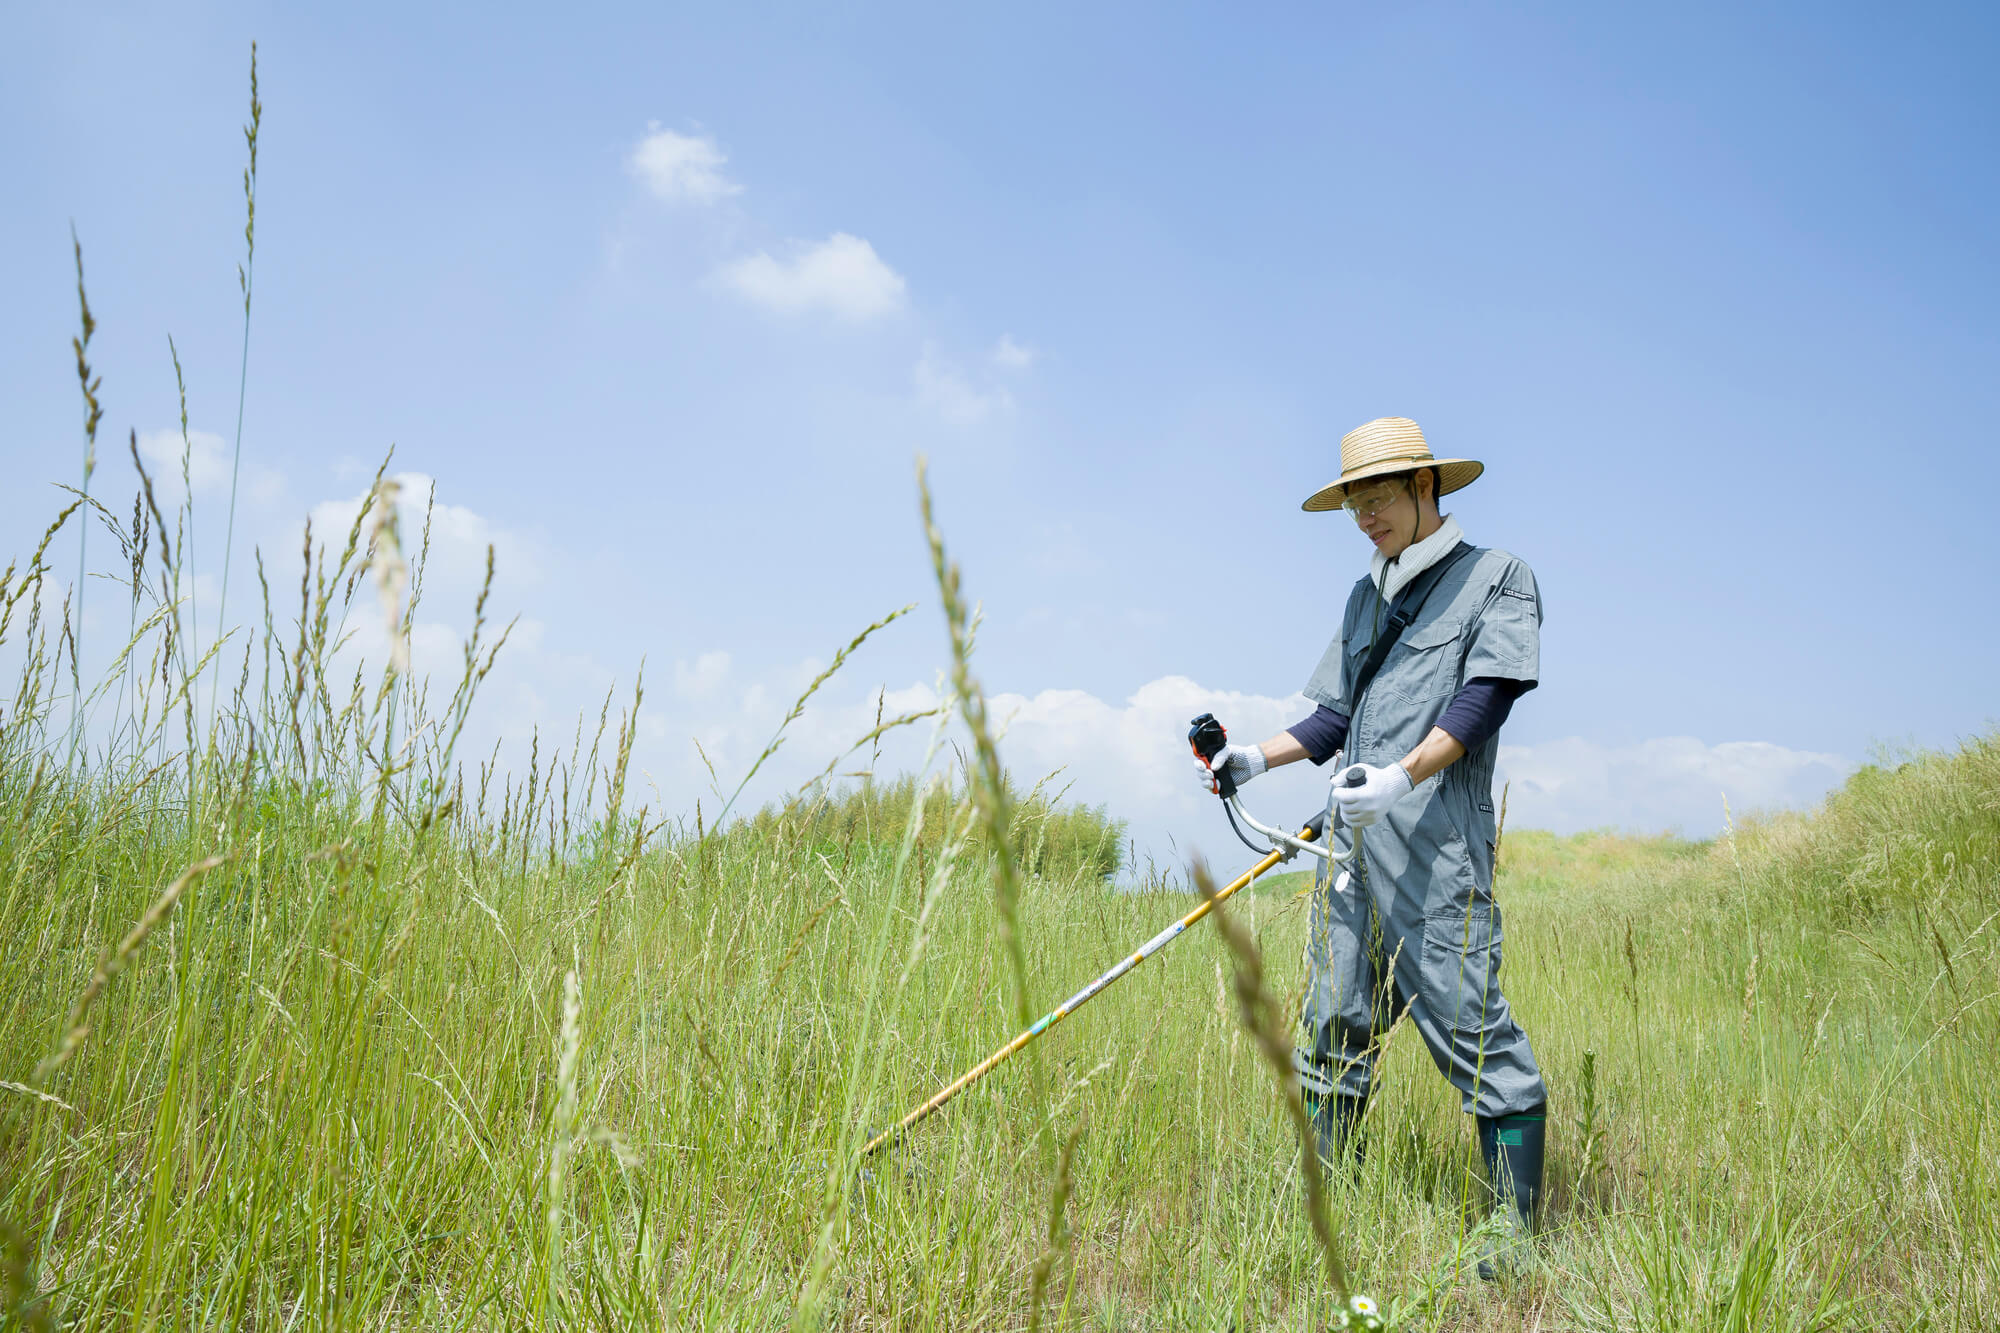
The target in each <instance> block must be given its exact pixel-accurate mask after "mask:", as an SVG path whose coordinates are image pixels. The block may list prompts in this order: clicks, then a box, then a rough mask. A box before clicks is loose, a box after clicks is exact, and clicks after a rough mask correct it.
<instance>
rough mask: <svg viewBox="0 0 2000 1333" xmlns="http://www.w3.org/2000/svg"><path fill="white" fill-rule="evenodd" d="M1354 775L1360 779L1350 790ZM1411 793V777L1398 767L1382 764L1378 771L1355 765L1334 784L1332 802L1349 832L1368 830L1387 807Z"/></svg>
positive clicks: (1334, 781)
mask: <svg viewBox="0 0 2000 1333" xmlns="http://www.w3.org/2000/svg"><path fill="white" fill-rule="evenodd" d="M1357 773H1358V774H1360V775H1361V777H1362V781H1361V783H1360V785H1358V786H1349V785H1348V783H1349V782H1350V781H1352V779H1353V777H1354V775H1355V774H1357ZM1411 789H1412V784H1411V782H1410V775H1409V774H1408V773H1405V772H1404V771H1403V766H1402V765H1401V764H1384V765H1383V766H1382V767H1380V768H1377V767H1375V765H1373V764H1355V765H1352V766H1351V767H1349V768H1348V769H1347V770H1346V771H1344V772H1342V773H1341V775H1340V776H1339V777H1337V778H1335V779H1334V780H1333V799H1334V801H1335V803H1336V804H1338V805H1339V806H1340V817H1341V819H1343V820H1344V821H1346V823H1347V826H1348V827H1349V828H1367V827H1368V826H1369V825H1370V824H1372V823H1374V822H1375V821H1376V820H1377V819H1380V818H1381V817H1382V814H1383V812H1384V811H1386V810H1387V809H1388V808H1389V807H1390V806H1392V805H1394V804H1395V803H1396V802H1397V801H1399V800H1401V799H1402V798H1403V797H1405V796H1408V795H1409V794H1410V791H1411Z"/></svg>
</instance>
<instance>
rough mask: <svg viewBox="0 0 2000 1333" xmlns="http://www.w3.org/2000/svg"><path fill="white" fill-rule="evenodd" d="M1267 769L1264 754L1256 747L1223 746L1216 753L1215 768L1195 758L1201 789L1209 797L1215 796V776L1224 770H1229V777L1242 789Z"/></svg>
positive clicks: (1197, 757) (1199, 757)
mask: <svg viewBox="0 0 2000 1333" xmlns="http://www.w3.org/2000/svg"><path fill="white" fill-rule="evenodd" d="M1265 767H1266V765H1265V763H1264V752H1263V751H1262V750H1260V749H1258V748H1257V747H1256V746H1254V745H1225V746H1223V747H1222V748H1221V749H1220V750H1217V751H1216V752H1215V763H1214V765H1213V766H1211V765H1208V764H1204V763H1203V762H1202V761H1201V756H1199V755H1196V756H1195V761H1194V768H1195V773H1196V775H1197V777H1198V779H1199V781H1200V782H1201V789H1202V791H1203V792H1204V793H1205V794H1207V795H1209V796H1213V795H1215V792H1216V785H1215V775H1216V774H1217V773H1220V772H1221V771H1222V770H1223V769H1225V768H1226V769H1228V770H1229V775H1230V776H1231V777H1233V778H1235V779H1236V785H1237V786H1239V787H1241V786H1242V785H1243V784H1244V783H1246V782H1248V781H1249V780H1250V779H1252V778H1254V777H1256V776H1257V775H1258V774H1259V773H1262V772H1263V771H1264V769H1265Z"/></svg>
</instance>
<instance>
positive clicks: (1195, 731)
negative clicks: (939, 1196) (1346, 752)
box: [861, 713, 1361, 1158]
mask: <svg viewBox="0 0 2000 1333" xmlns="http://www.w3.org/2000/svg"><path fill="white" fill-rule="evenodd" d="M1226 735H1227V733H1226V732H1225V731H1224V730H1223V727H1222V724H1221V723H1220V722H1217V721H1216V720H1215V715H1214V714H1213V713H1203V714H1202V715H1201V716H1200V717H1198V718H1196V719H1195V720H1194V721H1193V723H1192V724H1190V727H1189V730H1188V743H1189V744H1190V745H1192V746H1193V747H1194V752H1195V753H1196V754H1198V755H1200V756H1201V757H1202V759H1203V760H1204V761H1206V760H1208V759H1211V758H1213V757H1214V755H1215V754H1216V752H1217V751H1218V750H1220V749H1221V748H1222V744H1223V738H1224V737H1225V736H1226ZM1204 747H1206V748H1205V749H1204ZM1333 770H1334V772H1335V773H1339V772H1340V770H1341V764H1340V763H1339V757H1338V756H1335V762H1334V765H1333ZM1349 785H1350V786H1352V785H1356V784H1355V783H1353V782H1350V783H1349ZM1217 795H1219V796H1221V798H1222V800H1223V802H1224V813H1226V814H1228V815H1229V822H1230V827H1232V828H1235V829H1236V836H1237V837H1238V838H1240V839H1242V841H1243V844H1244V845H1245V846H1247V847H1249V848H1250V849H1251V850H1252V851H1255V852H1258V853H1260V854H1261V855H1262V857H1263V859H1262V860H1260V861H1258V862H1257V864H1256V865H1254V866H1251V867H1250V868H1249V869H1248V870H1246V871H1244V872H1243V873H1242V874H1241V875H1238V876H1237V877H1236V878H1235V879H1233V880H1231V881H1229V883H1228V884H1227V885H1225V886H1224V887H1222V888H1220V889H1218V890H1216V892H1215V895H1214V896H1213V897H1210V898H1206V899H1204V900H1202V901H1201V902H1200V903H1198V904H1196V905H1195V907H1194V909H1193V910H1192V911H1190V912H1189V913H1188V914H1187V915H1186V916H1184V917H1182V918H1181V919H1180V920H1178V921H1176V922H1174V923H1173V924H1172V925H1170V926H1168V927H1167V928H1166V929H1165V930H1163V931H1161V932H1160V933H1159V934H1157V935H1155V936H1153V938H1152V939H1150V940H1147V941H1146V942H1145V943H1144V944H1142V945H1140V946H1139V948H1138V949H1137V950H1136V951H1135V952H1133V953H1130V954H1127V955H1126V956H1125V957H1124V958H1121V959H1120V960H1118V962H1117V963H1115V964H1114V965H1112V967H1111V968H1110V969H1109V970H1107V971H1106V972H1104V973H1103V974H1102V975H1101V976H1099V977H1098V978H1097V979H1096V980H1095V981H1093V982H1091V983H1090V984H1089V985H1088V986H1085V987H1084V988H1083V989H1082V990H1080V991H1078V992H1077V993H1076V994H1074V995H1072V996H1070V997H1069V998H1068V999H1067V1000H1064V1001H1063V1002H1062V1003H1061V1004H1059V1005H1057V1006H1056V1007H1055V1008H1054V1009H1052V1010H1050V1011H1049V1012H1048V1013H1046V1014H1044V1015H1042V1017H1041V1018H1040V1019H1038V1020H1036V1022H1035V1023H1034V1025H1033V1026H1032V1027H1030V1028H1028V1030H1027V1031H1025V1032H1023V1033H1021V1034H1020V1035H1019V1036H1017V1037H1015V1038H1014V1039H1013V1040H1012V1041H1010V1042H1008V1043H1007V1044H1006V1045H1005V1046H1002V1047H1001V1048H1000V1049H999V1050H997V1051H995V1052H993V1054H991V1055H989V1056H987V1057H986V1058H985V1059H984V1060H981V1061H980V1062H979V1063H978V1064H976V1065H974V1066H973V1067H972V1068H970V1069H968V1070H966V1071H965V1072H964V1073H963V1074H961V1075H959V1076H958V1078H956V1079H955V1080H953V1081H952V1082H951V1083H949V1084H947V1085H946V1086H945V1087H943V1088H941V1089H939V1090H938V1092H937V1094H936V1095H935V1096H933V1097H932V1098H931V1099H930V1100H929V1101H927V1102H925V1103H924V1104H923V1105H922V1106H919V1107H917V1108H916V1109H915V1110H914V1111H911V1112H910V1113H909V1114H908V1115H906V1116H904V1117H903V1118H902V1119H901V1120H900V1121H898V1122H897V1123H896V1125H895V1126H894V1127H893V1128H890V1129H885V1130H883V1131H882V1132H881V1133H879V1134H877V1135H875V1136H874V1137H873V1138H871V1139H869V1140H868V1142H867V1143H866V1144H864V1145H862V1148H861V1156H862V1157H864V1158H866V1157H869V1156H872V1155H873V1154H874V1153H875V1152H876V1151H877V1150H878V1149H880V1148H881V1147H883V1146H884V1145H885V1144H889V1143H892V1142H894V1141H896V1140H897V1139H899V1138H901V1137H902V1135H903V1132H904V1131H905V1130H907V1129H909V1128H910V1127H911V1126H913V1125H915V1124H916V1123H917V1122H918V1121H919V1120H923V1119H925V1118H926V1117H928V1116H929V1115H930V1114H931V1113H932V1112H934V1111H937V1110H939V1109H941V1108H942V1107H943V1106H944V1104H945V1103H946V1102H948V1101H950V1100H951V1099H952V1098H954V1097H956V1096H958V1094H959V1093H961V1092H964V1091H965V1090H966V1089H967V1088H969V1087H971V1086H972V1085H973V1084H975V1083H977V1082H978V1081H979V1080H980V1079H982V1078H984V1077H986V1075H988V1074H989V1073H991V1072H992V1071H993V1070H994V1069H995V1068H996V1067H997V1066H999V1065H1000V1064H1002V1063H1003V1062H1004V1061H1006V1060H1007V1058H1008V1057H1009V1056H1012V1055H1014V1054H1015V1053H1016V1052H1018V1051H1019V1050H1021V1048H1022V1047H1024V1046H1026V1045H1027V1044H1028V1043H1029V1042H1032V1041H1033V1040H1034V1039H1035V1038H1037V1037H1039V1036H1041V1035H1042V1034H1043V1033H1044V1032H1047V1031H1048V1030H1049V1029H1050V1028H1052V1027H1054V1026H1055V1025H1056V1024H1058V1023H1060V1022H1062V1021H1063V1020H1064V1019H1065V1018H1068V1017H1069V1016H1070V1015H1071V1014H1073V1013H1075V1012H1076V1011H1077V1010H1079V1009H1081V1008H1083V1006H1084V1005H1086V1004H1088V1003H1090V1002H1091V1001H1092V1000H1094V999H1096V998H1097V997H1098V996H1099V995H1101V994H1102V993H1103V992H1104V991H1106V990H1108V989H1110V987H1111V984H1112V983H1113V982H1115V981H1117V980H1118V979H1119V978H1120V977H1123V976H1124V975H1125V974H1126V973H1128V972H1130V971H1131V970H1132V969H1133V968H1135V967H1137V966H1139V964H1141V963H1143V962H1145V961H1146V960H1147V959H1148V958H1151V957H1152V956H1153V955H1154V954H1156V953H1158V952H1159V951H1160V950H1162V949H1164V948H1166V947H1167V946H1168V945H1169V944H1172V943H1173V942H1174V940H1175V939H1177V938H1179V936H1180V935H1181V933H1182V932H1183V931H1185V930H1186V929H1187V928H1188V927H1189V926H1192V925H1196V924H1197V923H1199V922H1200V921H1201V919H1202V918H1203V917H1205V916H1207V915H1208V914H1209V912H1210V911H1212V910H1213V909H1214V908H1215V905H1216V904H1217V903H1220V902H1221V901H1222V900H1223V899H1225V898H1228V897H1231V896H1232V895H1234V894H1235V893H1236V892H1237V891H1238V890H1240V889H1243V888H1245V887H1247V886H1248V885H1250V884H1251V883H1253V882H1255V880H1256V878H1257V876H1259V875H1261V874H1263V873H1264V872H1265V871H1267V870H1269V869H1271V867H1273V866H1275V865H1277V864H1279V863H1280V862H1283V861H1289V860H1291V859H1292V857H1293V856H1295V855H1297V854H1298V853H1299V852H1306V853H1309V854H1311V855H1313V856H1317V857H1319V858H1321V859H1322V860H1325V861H1327V862H1329V863H1331V864H1333V865H1345V864H1346V863H1347V862H1349V861H1351V860H1353V859H1354V855H1355V853H1356V852H1358V851H1360V849H1361V831H1360V830H1359V829H1356V830H1353V833H1354V837H1353V840H1352V845H1351V846H1350V847H1349V848H1348V850H1347V851H1345V852H1342V851H1336V850H1335V849H1334V848H1333V846H1332V839H1331V838H1330V837H1329V836H1328V835H1327V827H1326V820H1327V812H1326V811H1325V810H1322V811H1320V812H1319V813H1318V814H1316V815H1314V816H1313V817H1312V818H1311V819H1310V820H1308V821H1307V823H1306V826H1305V827H1304V828H1303V829H1301V830H1299V834H1298V836H1297V837H1292V836H1290V835H1288V834H1286V833H1284V832H1282V831H1280V830H1278V829H1275V828H1272V827H1271V826H1270V825H1268V824H1264V823H1260V822H1259V821H1257V820H1256V819H1253V818H1251V816H1250V814H1249V812H1248V811H1246V810H1244V808H1243V805H1242V803H1241V802H1240V801H1239V800H1238V799H1237V796H1236V784H1235V783H1234V782H1233V781H1231V780H1230V778H1229V776H1228V774H1227V773H1226V772H1225V773H1223V774H1221V775H1219V777H1218V783H1217ZM1328 808H1329V809H1330V808H1331V802H1329V803H1328ZM1238 816H1241V817H1242V820H1243V822H1244V823H1245V824H1248V825H1249V826H1250V827H1251V828H1253V829H1255V830H1256V831H1257V832H1259V833H1261V834H1263V835H1264V836H1265V837H1266V838H1269V839H1270V840H1271V844H1272V845H1271V846H1270V847H1269V848H1263V847H1259V846H1257V845H1256V844H1255V843H1253V842H1251V841H1250V839H1249V838H1247V837H1244V834H1243V830H1242V829H1241V828H1239V827H1237V825H1236V819H1237V817H1238Z"/></svg>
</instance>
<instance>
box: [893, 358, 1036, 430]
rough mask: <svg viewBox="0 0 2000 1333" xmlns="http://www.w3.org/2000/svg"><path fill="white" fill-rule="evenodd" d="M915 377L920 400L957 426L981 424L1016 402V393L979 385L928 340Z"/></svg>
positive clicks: (912, 372) (916, 368)
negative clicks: (1014, 394) (942, 355)
mask: <svg viewBox="0 0 2000 1333" xmlns="http://www.w3.org/2000/svg"><path fill="white" fill-rule="evenodd" d="M911 378H912V379H913V380H914V381H915V384H916V392H917V401H918V402H919V403H922V404H923V405H924V406H925V407H927V408H929V409H931V410H932V411H934V412H936V413H937V414H938V415H939V416H940V417H942V418H944V419H945V421H947V422H949V423H950V424H952V425H954V426H972V425H977V424H978V423H979V422H981V421H984V420H985V419H986V418H988V417H990V416H992V415H993V414H994V413H996V412H1005V411H1007V410H1008V409H1010V408H1012V407H1013V406H1014V399H1013V396H1012V395H1011V394H1009V393H1008V392H1007V391H1006V390H1005V389H1002V388H997V387H996V388H990V389H981V388H979V387H978V386H976V385H974V384H973V383H972V381H971V380H969V379H967V378H966V376H965V372H963V371H961V370H960V369H959V368H958V367H957V366H955V365H953V364H951V362H949V361H946V360H944V359H942V358H941V357H939V356H938V354H937V349H936V348H934V347H932V346H931V345H930V344H928V343H926V344H925V345H924V354H923V355H922V356H921V357H919V358H918V360H917V364H916V367H915V368H914V369H913V370H912V371H911Z"/></svg>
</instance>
